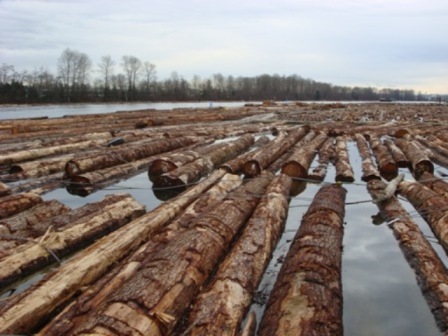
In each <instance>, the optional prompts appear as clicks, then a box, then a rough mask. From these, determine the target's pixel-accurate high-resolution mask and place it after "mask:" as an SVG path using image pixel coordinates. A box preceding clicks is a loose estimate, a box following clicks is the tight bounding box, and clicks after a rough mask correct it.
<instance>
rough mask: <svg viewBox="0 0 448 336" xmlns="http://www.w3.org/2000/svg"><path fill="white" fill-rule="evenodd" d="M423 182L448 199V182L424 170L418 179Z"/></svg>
mask: <svg viewBox="0 0 448 336" xmlns="http://www.w3.org/2000/svg"><path fill="white" fill-rule="evenodd" d="M418 181H419V182H420V183H421V184H423V185H424V186H426V187H428V188H429V189H431V190H433V191H435V192H436V193H438V194H439V195H441V196H443V197H445V198H446V199H448V183H447V182H445V181H444V180H442V179H439V178H437V177H435V176H434V175H433V174H431V173H428V172H424V173H423V174H422V175H421V176H420V180H418Z"/></svg>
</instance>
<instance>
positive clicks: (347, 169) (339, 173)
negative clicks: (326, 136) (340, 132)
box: [335, 136, 355, 182]
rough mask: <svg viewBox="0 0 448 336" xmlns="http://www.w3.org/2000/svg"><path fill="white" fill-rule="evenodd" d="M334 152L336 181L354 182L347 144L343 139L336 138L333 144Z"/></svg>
mask: <svg viewBox="0 0 448 336" xmlns="http://www.w3.org/2000/svg"><path fill="white" fill-rule="evenodd" d="M335 152H336V157H337V161H336V164H335V166H336V181H340V182H354V181H355V174H354V173H353V169H352V167H351V165H350V159H349V157H348V151H347V144H346V143H345V139H344V138H343V137H341V136H338V137H337V138H336V144H335Z"/></svg>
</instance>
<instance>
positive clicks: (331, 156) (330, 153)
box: [308, 138, 336, 182]
mask: <svg viewBox="0 0 448 336" xmlns="http://www.w3.org/2000/svg"><path fill="white" fill-rule="evenodd" d="M335 155H336V154H335V149H334V139H333V138H329V139H328V140H327V141H325V142H324V143H323V145H322V146H321V148H320V149H319V159H318V163H319V164H318V166H317V167H316V168H314V169H313V170H312V171H311V173H310V174H308V179H310V180H314V181H318V182H321V181H323V180H324V179H325V176H326V175H327V168H328V165H329V164H330V162H335V161H336V159H335Z"/></svg>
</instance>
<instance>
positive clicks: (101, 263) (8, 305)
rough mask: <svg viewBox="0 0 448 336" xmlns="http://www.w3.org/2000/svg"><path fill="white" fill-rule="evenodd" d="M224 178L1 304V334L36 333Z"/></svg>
mask: <svg viewBox="0 0 448 336" xmlns="http://www.w3.org/2000/svg"><path fill="white" fill-rule="evenodd" d="M224 175H225V171H224V170H217V171H215V172H214V173H213V174H211V175H210V176H209V177H208V178H207V179H205V180H204V181H202V182H201V183H199V184H197V185H196V186H194V187H193V188H190V189H189V190H188V191H186V192H185V193H183V194H182V195H180V196H178V197H176V198H173V199H171V200H170V201H167V202H165V203H163V204H161V205H159V206H158V207H157V208H156V209H155V210H153V211H151V212H150V213H147V214H146V215H144V216H142V217H140V218H139V219H137V220H134V221H133V222H132V223H130V224H129V225H132V226H129V227H127V226H126V227H122V228H120V229H118V230H117V231H115V232H112V233H111V234H109V235H108V236H107V237H104V238H102V239H100V240H98V241H97V242H96V243H94V244H93V245H92V246H90V247H88V248H87V249H85V250H83V251H81V252H79V253H78V254H77V255H76V256H74V257H73V258H72V259H70V260H69V261H68V262H67V263H65V264H64V265H62V266H60V267H59V268H58V269H57V271H55V272H52V273H49V274H47V275H46V276H45V277H44V279H42V281H40V282H39V283H38V284H36V285H35V286H33V287H32V288H29V289H28V290H26V291H25V292H23V293H21V294H18V295H16V296H14V297H12V298H11V299H10V300H7V301H3V302H0V332H3V333H7V332H8V333H31V332H33V331H35V330H36V328H37V327H38V326H40V325H41V324H42V323H43V321H45V320H47V319H48V318H49V317H50V316H51V314H53V313H54V312H55V311H56V309H57V308H58V307H62V306H64V305H65V304H66V303H67V302H68V301H69V300H71V298H72V297H73V296H74V295H75V294H76V293H77V292H78V291H79V290H81V289H82V288H83V287H84V286H88V285H90V284H91V283H93V282H94V281H96V280H97V279H98V278H99V277H101V276H102V275H103V274H104V273H105V272H106V271H107V270H108V269H109V268H110V267H111V266H112V265H113V264H114V263H115V262H117V261H118V260H120V259H122V258H123V257H124V256H126V255H128V254H129V253H130V252H131V251H132V250H133V249H135V248H137V247H138V246H139V245H140V244H141V243H142V242H144V241H147V240H148V239H149V238H150V237H151V236H152V235H153V234H154V232H156V231H158V230H160V228H162V227H163V226H164V225H166V224H167V223H169V222H170V221H172V220H173V219H174V218H175V217H176V216H177V215H178V214H179V213H180V212H181V211H182V210H183V209H185V208H186V207H187V206H188V205H189V204H191V203H192V202H193V201H194V200H195V199H196V198H197V197H198V196H199V195H201V194H202V193H203V192H204V191H205V190H207V189H208V188H210V186H212V185H213V184H215V183H216V182H217V181H219V180H220V179H221V178H222V176H224ZM130 227H132V230H130V229H129V228H130Z"/></svg>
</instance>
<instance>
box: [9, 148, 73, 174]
mask: <svg viewBox="0 0 448 336" xmlns="http://www.w3.org/2000/svg"><path fill="white" fill-rule="evenodd" d="M74 157H75V154H66V155H61V156H58V157H56V158H51V159H48V158H46V159H42V160H34V161H30V162H23V163H17V164H14V165H12V166H11V168H10V170H9V174H10V175H9V176H8V179H12V180H20V179H27V178H36V177H41V176H47V175H51V174H55V173H59V172H63V171H64V167H65V164H66V163H67V161H69V160H71V159H73V158H74Z"/></svg>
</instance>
